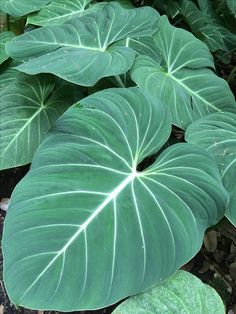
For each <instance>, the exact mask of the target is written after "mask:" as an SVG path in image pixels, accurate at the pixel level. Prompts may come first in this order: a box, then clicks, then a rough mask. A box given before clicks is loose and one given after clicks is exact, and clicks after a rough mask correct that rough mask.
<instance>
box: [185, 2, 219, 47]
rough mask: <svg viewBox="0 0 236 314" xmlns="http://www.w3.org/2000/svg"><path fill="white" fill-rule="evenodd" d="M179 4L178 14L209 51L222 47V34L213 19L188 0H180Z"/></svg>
mask: <svg viewBox="0 0 236 314" xmlns="http://www.w3.org/2000/svg"><path fill="white" fill-rule="evenodd" d="M179 5H180V14H181V15H182V16H183V18H184V20H185V21H186V22H187V23H188V25H189V27H190V28H191V30H192V32H193V33H194V34H195V35H196V36H197V37H198V38H199V39H201V40H202V41H203V42H205V43H206V44H207V45H208V47H209V49H210V50H211V51H216V50H218V49H221V48H222V47H223V36H222V34H221V32H220V29H219V27H218V25H217V24H216V23H215V21H213V20H212V19H211V18H210V17H209V16H208V15H207V14H206V13H205V12H202V11H201V10H200V9H199V8H198V7H197V6H196V4H195V3H194V2H192V1H190V0H181V1H180V2H179Z"/></svg>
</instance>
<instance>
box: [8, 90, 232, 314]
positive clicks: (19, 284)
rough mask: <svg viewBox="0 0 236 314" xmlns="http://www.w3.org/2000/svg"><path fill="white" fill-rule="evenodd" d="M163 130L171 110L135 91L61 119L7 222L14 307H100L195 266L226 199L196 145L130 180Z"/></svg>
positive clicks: (86, 102) (94, 98)
mask: <svg viewBox="0 0 236 314" xmlns="http://www.w3.org/2000/svg"><path fill="white" fill-rule="evenodd" d="M170 132H171V121H170V115H169V113H168V111H167V108H166V107H165V106H163V105H162V104H161V103H160V102H157V101H156V99H155V98H150V97H149V96H148V95H147V94H145V93H144V92H142V91H141V90H139V89H138V88H131V89H110V90H105V91H101V92H98V93H95V94H93V95H91V96H89V97H87V98H85V99H83V100H82V101H81V102H80V103H79V104H77V105H76V106H73V107H72V108H70V109H69V110H68V111H67V112H66V113H65V114H64V115H63V116H62V117H61V118H60V119H59V120H58V121H57V122H56V125H55V127H54V129H53V130H52V131H51V132H50V133H49V135H48V136H47V138H46V139H45V140H44V141H43V143H42V144H41V146H40V148H39V149H38V151H37V153H36V155H35V158H34V160H33V163H32V167H31V170H30V172H29V174H28V175H27V176H26V177H25V178H24V179H23V180H22V181H21V182H20V184H19V185H18V186H17V188H16V189H15V191H14V193H13V195H12V198H11V202H10V208H9V210H8V213H7V217H6V220H5V227H4V238H3V253H4V263H5V264H4V266H5V267H4V282H5V284H6V288H7V291H8V293H9V295H10V297H11V300H12V301H13V302H14V303H15V304H17V305H22V306H25V307H28V308H40V309H57V310H62V311H73V310H78V309H94V308H100V307H105V306H107V305H108V304H111V303H114V302H116V301H117V300H119V299H122V298H124V297H126V296H128V295H131V294H135V293H137V292H140V291H142V290H143V289H145V288H147V287H149V286H150V285H153V284H154V283H156V282H157V281H159V280H161V279H163V278H166V277H168V276H169V275H170V274H172V273H173V272H174V271H175V270H176V269H178V268H179V267H180V266H181V265H182V264H184V263H185V262H186V261H188V260H189V259H190V258H192V256H193V255H194V254H195V253H196V252H197V250H199V248H200V247H201V244H202V239H203V234H204V231H205V229H206V228H207V227H208V226H209V225H212V224H215V223H216V222H217V221H218V220H219V219H221V218H222V216H223V214H224V206H225V204H226V201H227V194H226V193H225V191H224V189H223V186H222V184H221V182H220V177H219V173H218V169H217V166H216V163H215V162H214V160H213V159H212V158H211V157H210V155H209V154H208V153H207V152H205V151H204V150H202V149H201V148H199V147H197V146H194V145H191V144H186V143H182V144H176V145H173V146H171V147H170V148H168V149H166V150H165V151H164V152H162V153H161V154H160V155H159V157H158V158H157V160H156V161H155V162H154V163H153V164H152V165H151V166H150V167H148V168H147V169H145V170H143V171H141V172H138V171H137V167H138V165H139V163H140V162H141V161H142V160H143V159H144V158H146V157H147V156H150V155H152V154H154V153H156V152H157V151H159V150H160V149H161V147H162V145H163V144H164V143H165V142H166V141H167V139H168V137H169V135H170ZM16 248H17V250H16ZM94 291H96V293H94Z"/></svg>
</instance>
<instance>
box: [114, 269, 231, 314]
mask: <svg viewBox="0 0 236 314" xmlns="http://www.w3.org/2000/svg"><path fill="white" fill-rule="evenodd" d="M112 313H113V314H147V313H148V314H172V313H181V314H189V313H191V314H224V313H225V308H224V303H223V302H222V300H221V298H220V296H219V295H218V293H217V292H216V291H215V290H214V289H213V288H212V287H210V286H208V285H205V284H203V283H202V282H201V280H199V279H198V278H197V277H195V276H193V275H192V274H190V273H188V272H185V271H183V270H180V271H178V272H177V273H175V274H174V275H173V276H171V277H170V278H168V279H167V280H166V281H164V282H163V283H160V284H158V285H156V286H154V287H153V288H151V289H149V290H147V291H146V292H144V293H141V294H139V295H137V296H134V297H131V298H129V299H128V300H126V301H124V302H123V303H122V304H121V305H119V306H118V307H117V308H116V309H115V311H113V312H112Z"/></svg>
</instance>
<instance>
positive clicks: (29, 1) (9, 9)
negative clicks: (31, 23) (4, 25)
mask: <svg viewBox="0 0 236 314" xmlns="http://www.w3.org/2000/svg"><path fill="white" fill-rule="evenodd" d="M49 1H50V0H0V11H3V12H6V13H8V14H10V15H13V16H23V15H25V14H28V13H30V12H34V11H38V10H40V9H41V8H42V7H43V6H44V5H46V4H47V3H48V2H49Z"/></svg>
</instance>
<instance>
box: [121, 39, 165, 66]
mask: <svg viewBox="0 0 236 314" xmlns="http://www.w3.org/2000/svg"><path fill="white" fill-rule="evenodd" d="M116 45H120V46H126V47H129V48H132V49H133V50H134V51H135V52H136V55H137V56H149V57H151V58H153V59H154V60H156V61H160V60H161V56H160V54H159V52H158V50H157V47H156V45H155V43H154V40H153V38H152V36H147V37H141V38H126V39H123V40H121V41H119V42H118V43H117V44H116Z"/></svg>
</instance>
